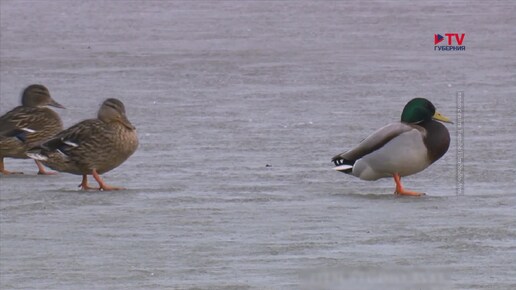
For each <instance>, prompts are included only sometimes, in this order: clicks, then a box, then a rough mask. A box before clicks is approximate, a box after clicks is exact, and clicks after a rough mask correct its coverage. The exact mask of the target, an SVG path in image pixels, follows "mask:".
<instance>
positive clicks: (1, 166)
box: [0, 158, 23, 175]
mask: <svg viewBox="0 0 516 290" xmlns="http://www.w3.org/2000/svg"><path fill="white" fill-rule="evenodd" d="M0 173H2V174H3V175H9V174H23V172H19V171H7V170H5V168H4V158H0Z"/></svg>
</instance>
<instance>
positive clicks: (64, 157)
mask: <svg viewBox="0 0 516 290" xmlns="http://www.w3.org/2000/svg"><path fill="white" fill-rule="evenodd" d="M137 147H138V137H137V135H136V128H135V127H134V126H133V125H132V124H131V122H129V120H128V119H127V116H126V114H125V107H124V104H123V103H122V102H121V101H120V100H118V99H114V98H112V99H107V100H106V101H104V103H102V105H101V106H100V109H99V111H98V115H97V118H96V119H89V120H84V121H82V122H79V123H77V124H75V125H74V126H72V127H70V128H68V129H66V130H64V131H62V132H61V133H59V134H57V135H56V136H54V137H53V138H52V139H50V140H48V141H47V142H45V143H43V144H41V145H40V146H37V147H35V148H32V149H31V150H29V153H28V155H29V156H30V157H31V158H33V159H35V160H40V161H42V162H43V164H45V165H46V166H48V167H50V168H52V169H54V170H57V171H62V172H68V173H71V174H77V175H82V183H81V184H80V185H79V187H82V189H85V190H87V189H97V188H92V187H90V186H89V185H88V175H90V174H91V175H93V178H95V180H96V181H97V182H98V184H99V188H98V189H100V190H117V189H123V188H121V187H113V186H109V185H107V184H106V183H104V181H103V180H102V179H101V178H100V176H99V174H102V173H105V172H108V171H110V170H112V169H114V168H116V167H118V166H119V165H120V164H122V163H123V162H124V161H125V160H127V158H129V156H131V155H132V154H133V153H134V152H135V151H136V148H137Z"/></svg>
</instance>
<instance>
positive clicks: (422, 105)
mask: <svg viewBox="0 0 516 290" xmlns="http://www.w3.org/2000/svg"><path fill="white" fill-rule="evenodd" d="M434 120H438V121H441V122H446V123H452V122H450V120H449V119H448V118H447V117H445V116H443V115H441V114H440V113H438V112H436V110H435V106H434V105H433V104H432V103H431V102H430V101H429V100H427V99H424V98H415V99H412V100H411V101H409V102H408V103H407V104H406V105H405V108H403V112H402V114H401V122H396V123H391V124H389V125H387V126H385V127H382V128H380V129H378V130H377V131H376V132H374V133H373V134H372V135H370V136H369V137H367V138H366V139H364V140H363V141H362V142H360V143H359V144H358V145H357V146H355V148H353V149H351V150H349V151H346V152H344V153H341V154H338V155H336V156H335V157H333V158H332V162H333V163H335V165H336V167H335V168H334V169H335V170H337V171H340V172H343V173H347V174H351V175H354V176H356V177H358V178H360V179H363V180H377V179H379V178H383V177H393V178H394V182H395V183H396V190H395V192H394V193H395V194H400V195H413V196H420V195H423V194H424V193H420V192H416V191H410V190H406V189H405V188H403V185H402V183H401V177H404V176H408V175H412V174H415V173H417V172H420V171H422V170H423V169H425V168H427V167H428V166H430V164H432V163H434V162H435V161H437V160H439V158H441V157H442V156H443V155H444V154H445V153H446V151H448V147H449V146H450V133H448V129H446V127H445V126H444V125H443V124H441V123H440V122H436V121H434Z"/></svg>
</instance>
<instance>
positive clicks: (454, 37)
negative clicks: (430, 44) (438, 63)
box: [434, 33, 466, 51]
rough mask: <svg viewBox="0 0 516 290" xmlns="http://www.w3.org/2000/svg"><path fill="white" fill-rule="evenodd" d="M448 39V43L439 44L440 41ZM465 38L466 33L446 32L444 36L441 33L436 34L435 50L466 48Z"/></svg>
mask: <svg viewBox="0 0 516 290" xmlns="http://www.w3.org/2000/svg"><path fill="white" fill-rule="evenodd" d="M445 38H446V40H447V42H446V43H447V44H448V45H438V44H439V43H441V42H443V41H444V40H445ZM464 38H466V33H461V34H459V33H444V36H442V35H441V34H434V50H437V51H456V50H466V46H465V45H462V43H463V42H464Z"/></svg>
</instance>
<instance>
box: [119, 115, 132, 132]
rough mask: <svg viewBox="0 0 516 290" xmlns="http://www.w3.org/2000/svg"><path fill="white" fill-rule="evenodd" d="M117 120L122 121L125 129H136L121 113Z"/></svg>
mask: <svg viewBox="0 0 516 290" xmlns="http://www.w3.org/2000/svg"><path fill="white" fill-rule="evenodd" d="M118 122H120V123H122V125H124V126H125V127H126V128H127V129H130V130H134V129H136V128H135V127H134V126H133V124H131V122H129V120H128V119H127V117H126V116H125V115H122V116H121V117H120V118H118Z"/></svg>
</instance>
